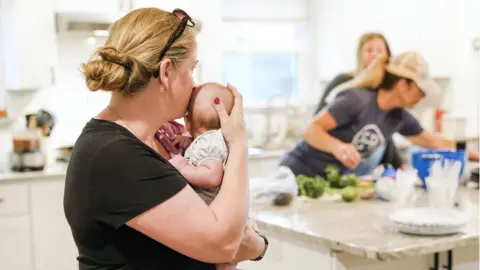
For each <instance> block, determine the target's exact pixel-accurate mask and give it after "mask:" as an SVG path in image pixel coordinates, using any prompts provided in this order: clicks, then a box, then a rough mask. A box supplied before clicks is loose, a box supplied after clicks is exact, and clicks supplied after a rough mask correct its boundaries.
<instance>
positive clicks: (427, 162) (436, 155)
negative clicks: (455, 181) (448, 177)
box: [412, 150, 465, 190]
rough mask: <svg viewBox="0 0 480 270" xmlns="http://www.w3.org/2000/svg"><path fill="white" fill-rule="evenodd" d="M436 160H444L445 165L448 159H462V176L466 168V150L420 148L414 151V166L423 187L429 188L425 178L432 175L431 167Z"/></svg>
mask: <svg viewBox="0 0 480 270" xmlns="http://www.w3.org/2000/svg"><path fill="white" fill-rule="evenodd" d="M436 160H441V161H442V166H444V165H445V161H446V160H453V161H460V162H461V163H462V168H461V169H460V175H459V176H458V177H459V179H460V176H461V175H462V174H463V170H464V168H465V151H463V150H457V151H452V150H420V151H415V152H413V153H412V166H413V168H415V169H417V171H418V177H419V178H420V179H421V180H422V187H423V189H424V190H426V189H427V185H426V184H425V178H427V177H428V176H429V175H430V167H431V166H432V164H433V162H434V161H436Z"/></svg>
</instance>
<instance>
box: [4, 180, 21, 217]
mask: <svg viewBox="0 0 480 270" xmlns="http://www.w3.org/2000/svg"><path fill="white" fill-rule="evenodd" d="M26 213H28V188H27V184H23V183H22V184H17V183H15V184H0V216H5V215H16V214H26Z"/></svg>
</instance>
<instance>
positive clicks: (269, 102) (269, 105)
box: [263, 92, 289, 148]
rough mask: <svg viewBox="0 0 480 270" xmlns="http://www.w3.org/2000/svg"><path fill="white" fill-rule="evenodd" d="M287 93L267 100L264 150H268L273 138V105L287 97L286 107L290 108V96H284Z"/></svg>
mask: <svg viewBox="0 0 480 270" xmlns="http://www.w3.org/2000/svg"><path fill="white" fill-rule="evenodd" d="M284 94H285V93H282V92H276V93H275V94H273V95H271V96H270V97H269V98H268V99H267V102H266V107H265V114H264V115H265V119H266V123H265V125H266V126H265V138H264V142H263V148H268V144H269V143H271V139H272V137H274V136H272V134H271V122H272V121H271V118H272V113H273V110H272V103H273V101H274V100H275V99H276V98H278V97H282V96H283V97H285V101H286V102H285V106H288V103H289V96H288V95H284Z"/></svg>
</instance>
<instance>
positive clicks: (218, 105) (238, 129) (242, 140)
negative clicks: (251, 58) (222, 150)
mask: <svg viewBox="0 0 480 270" xmlns="http://www.w3.org/2000/svg"><path fill="white" fill-rule="evenodd" d="M227 88H228V89H229V90H230V91H231V92H232V95H233V98H234V100H233V108H232V112H231V113H230V115H228V113H227V111H226V110H225V107H224V106H223V103H222V101H221V100H220V99H219V98H215V99H214V106H215V110H216V111H217V113H218V117H219V118H220V125H221V127H222V133H223V137H224V138H225V142H226V143H227V145H228V146H229V147H230V146H232V145H234V144H240V145H246V141H247V134H246V130H245V120H244V117H243V98H242V95H240V93H239V92H238V90H237V88H235V87H234V86H233V85H231V84H229V83H228V84H227Z"/></svg>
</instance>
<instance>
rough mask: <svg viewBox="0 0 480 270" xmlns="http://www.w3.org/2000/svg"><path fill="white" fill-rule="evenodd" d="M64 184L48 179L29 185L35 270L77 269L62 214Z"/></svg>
mask: <svg viewBox="0 0 480 270" xmlns="http://www.w3.org/2000/svg"><path fill="white" fill-rule="evenodd" d="M64 184H65V181H64V180H63V179H62V180H59V179H51V180H39V181H38V182H32V183H31V185H30V201H31V217H32V232H33V235H32V236H33V241H32V244H33V254H34V259H35V270H76V269H78V262H77V260H76V257H77V256H78V251H77V248H76V246H75V243H74V241H73V237H72V233H71V231H70V227H69V226H68V223H67V220H66V219H65V214H64V211H63V189H64Z"/></svg>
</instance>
